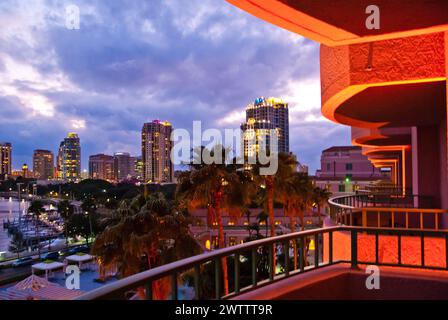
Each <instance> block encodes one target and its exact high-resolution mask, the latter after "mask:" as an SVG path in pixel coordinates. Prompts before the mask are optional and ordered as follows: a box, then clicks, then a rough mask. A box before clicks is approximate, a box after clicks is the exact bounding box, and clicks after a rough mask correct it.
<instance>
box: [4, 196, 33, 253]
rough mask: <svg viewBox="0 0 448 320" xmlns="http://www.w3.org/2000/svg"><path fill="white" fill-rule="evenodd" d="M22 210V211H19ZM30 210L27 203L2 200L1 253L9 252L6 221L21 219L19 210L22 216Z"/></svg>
mask: <svg viewBox="0 0 448 320" xmlns="http://www.w3.org/2000/svg"><path fill="white" fill-rule="evenodd" d="M19 208H20V209H19ZM27 208H28V203H27V202H21V203H20V206H19V202H18V201H17V200H14V199H11V198H9V199H4V198H0V251H8V246H9V242H10V238H9V237H8V230H5V229H3V221H4V220H8V219H9V220H13V219H14V218H18V217H19V210H20V211H22V214H23V213H25V212H26V209H27Z"/></svg>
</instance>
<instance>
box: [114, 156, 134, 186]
mask: <svg viewBox="0 0 448 320" xmlns="http://www.w3.org/2000/svg"><path fill="white" fill-rule="evenodd" d="M134 162H135V159H134V157H131V155H130V154H129V153H127V152H117V153H115V154H114V171H115V181H117V182H122V181H125V180H128V179H129V178H131V177H132V174H133V173H134V165H135V164H134Z"/></svg>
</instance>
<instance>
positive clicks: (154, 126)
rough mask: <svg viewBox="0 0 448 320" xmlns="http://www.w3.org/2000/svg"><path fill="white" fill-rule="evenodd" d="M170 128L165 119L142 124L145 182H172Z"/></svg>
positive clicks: (171, 128)
mask: <svg viewBox="0 0 448 320" xmlns="http://www.w3.org/2000/svg"><path fill="white" fill-rule="evenodd" d="M172 130H173V127H172V125H171V124H170V123H169V122H165V121H159V120H154V121H152V122H149V123H145V124H144V125H143V129H142V161H143V180H144V182H145V183H165V182H173V175H174V168H173V164H172V162H171V149H172V147H173V143H172V141H171V139H170V138H171V132H172Z"/></svg>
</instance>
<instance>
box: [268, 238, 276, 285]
mask: <svg viewBox="0 0 448 320" xmlns="http://www.w3.org/2000/svg"><path fill="white" fill-rule="evenodd" d="M268 248H269V280H270V281H272V280H274V277H275V268H274V247H273V245H272V244H270V245H268Z"/></svg>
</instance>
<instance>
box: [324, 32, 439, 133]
mask: <svg viewBox="0 0 448 320" xmlns="http://www.w3.org/2000/svg"><path fill="white" fill-rule="evenodd" d="M446 47H447V44H446V42H445V33H434V34H428V35H422V36H415V37H407V38H401V39H393V40H384V41H378V42H374V43H369V44H355V45H348V46H341V47H334V48H333V47H326V46H322V47H321V80H322V113H323V114H324V115H325V116H326V117H327V118H328V119H330V120H333V121H335V122H338V123H342V124H346V125H351V126H356V127H361V128H379V127H385V126H386V127H411V126H416V125H432V124H435V123H438V121H439V120H440V117H441V116H443V112H444V108H445V106H446V68H445V67H446ZM428 107H430V108H431V112H428Z"/></svg>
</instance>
